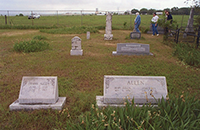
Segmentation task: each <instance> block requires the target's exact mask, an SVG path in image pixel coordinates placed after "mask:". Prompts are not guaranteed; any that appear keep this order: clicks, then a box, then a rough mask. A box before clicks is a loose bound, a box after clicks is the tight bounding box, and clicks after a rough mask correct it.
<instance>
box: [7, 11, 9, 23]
mask: <svg viewBox="0 0 200 130" xmlns="http://www.w3.org/2000/svg"><path fill="white" fill-rule="evenodd" d="M7 13H8V17H7V21H8V23H9V11H7Z"/></svg>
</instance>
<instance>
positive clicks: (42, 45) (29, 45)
mask: <svg viewBox="0 0 200 130" xmlns="http://www.w3.org/2000/svg"><path fill="white" fill-rule="evenodd" d="M48 48H49V44H48V43H47V42H45V41H38V40H31V41H22V42H19V43H15V44H14V46H13V49H14V51H16V52H25V53H29V52H38V51H43V50H46V49H48Z"/></svg>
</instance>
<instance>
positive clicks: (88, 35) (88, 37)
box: [86, 31, 90, 39]
mask: <svg viewBox="0 0 200 130" xmlns="http://www.w3.org/2000/svg"><path fill="white" fill-rule="evenodd" d="M86 37H87V39H90V32H89V31H87V34H86Z"/></svg>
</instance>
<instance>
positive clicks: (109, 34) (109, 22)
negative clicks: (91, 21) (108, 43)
mask: <svg viewBox="0 0 200 130" xmlns="http://www.w3.org/2000/svg"><path fill="white" fill-rule="evenodd" d="M105 31H106V34H104V40H112V38H113V34H112V14H111V13H107V16H106V29H105Z"/></svg>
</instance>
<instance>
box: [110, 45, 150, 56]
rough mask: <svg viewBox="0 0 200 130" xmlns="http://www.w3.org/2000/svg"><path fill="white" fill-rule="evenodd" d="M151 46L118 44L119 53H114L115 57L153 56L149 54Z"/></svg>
mask: <svg viewBox="0 0 200 130" xmlns="http://www.w3.org/2000/svg"><path fill="white" fill-rule="evenodd" d="M149 51H150V47H149V44H139V43H118V44H117V51H113V52H112V54H113V55H153V54H152V53H150V52H149Z"/></svg>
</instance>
